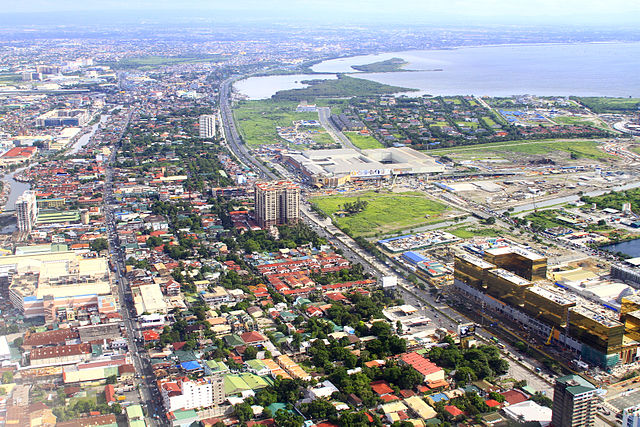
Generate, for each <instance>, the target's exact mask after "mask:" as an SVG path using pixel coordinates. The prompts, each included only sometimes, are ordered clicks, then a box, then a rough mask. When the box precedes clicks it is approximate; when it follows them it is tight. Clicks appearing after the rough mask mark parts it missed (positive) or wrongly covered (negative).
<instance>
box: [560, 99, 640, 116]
mask: <svg viewBox="0 0 640 427" xmlns="http://www.w3.org/2000/svg"><path fill="white" fill-rule="evenodd" d="M572 99H575V100H577V101H579V102H581V103H582V104H584V105H586V106H587V107H589V109H591V110H592V111H593V112H594V113H598V114H602V113H610V112H613V113H619V112H621V111H636V110H637V109H638V107H640V98H600V97H583V98H572Z"/></svg>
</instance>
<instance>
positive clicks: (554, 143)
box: [430, 139, 612, 160]
mask: <svg viewBox="0 0 640 427" xmlns="http://www.w3.org/2000/svg"><path fill="white" fill-rule="evenodd" d="M598 145H599V144H598V143H597V142H595V141H577V140H567V139H544V140H540V141H504V142H494V143H490V144H481V145H474V146H471V147H469V146H467V147H457V148H445V149H438V150H432V151H431V153H430V154H431V155H454V156H456V157H465V158H484V157H487V155H492V156H500V155H501V154H513V153H521V154H547V153H551V152H554V151H563V152H565V153H569V154H572V153H574V154H575V155H576V156H577V157H578V158H589V159H593V160H606V159H611V158H612V156H610V155H609V154H607V153H605V152H604V151H601V150H599V149H598Z"/></svg>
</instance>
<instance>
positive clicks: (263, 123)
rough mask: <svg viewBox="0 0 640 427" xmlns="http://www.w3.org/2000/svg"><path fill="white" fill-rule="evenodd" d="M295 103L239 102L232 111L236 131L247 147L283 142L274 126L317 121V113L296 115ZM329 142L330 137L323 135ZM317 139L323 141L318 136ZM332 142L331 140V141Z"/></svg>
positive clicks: (270, 101) (268, 101)
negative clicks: (301, 121) (299, 121)
mask: <svg viewBox="0 0 640 427" xmlns="http://www.w3.org/2000/svg"><path fill="white" fill-rule="evenodd" d="M297 105H298V103H297V102H295V101H273V100H269V99H267V100H256V101H240V102H239V103H238V105H237V107H236V108H234V110H233V116H234V118H235V120H236V123H237V124H238V131H239V132H240V134H241V135H242V137H243V139H244V141H245V142H246V143H247V144H248V145H253V146H256V145H262V144H276V143H283V142H285V141H284V140H283V139H281V138H280V137H279V136H278V132H277V131H276V126H291V125H292V122H293V121H294V120H318V113H311V112H305V113H297V112H296V106H297ZM324 135H325V136H326V137H327V138H329V140H331V137H329V135H327V134H324ZM319 139H325V140H326V138H324V137H323V136H319ZM331 142H333V140H331Z"/></svg>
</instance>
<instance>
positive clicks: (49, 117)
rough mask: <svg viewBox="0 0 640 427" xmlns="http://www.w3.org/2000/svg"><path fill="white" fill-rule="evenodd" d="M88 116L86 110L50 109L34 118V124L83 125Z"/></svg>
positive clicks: (40, 125)
mask: <svg viewBox="0 0 640 427" xmlns="http://www.w3.org/2000/svg"><path fill="white" fill-rule="evenodd" d="M89 118H90V115H89V111H88V110H81V109H78V110H51V111H48V112H46V113H44V114H43V115H41V116H40V117H38V118H37V119H36V126H38V127H57V126H84V125H85V124H87V122H88V121H89Z"/></svg>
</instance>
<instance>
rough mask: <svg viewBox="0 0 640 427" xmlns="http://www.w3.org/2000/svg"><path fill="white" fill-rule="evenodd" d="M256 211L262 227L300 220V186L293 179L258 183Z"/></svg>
mask: <svg viewBox="0 0 640 427" xmlns="http://www.w3.org/2000/svg"><path fill="white" fill-rule="evenodd" d="M255 212H256V220H257V221H258V225H259V226H260V227H262V228H267V227H271V226H272V225H282V224H292V223H296V222H298V220H299V219H300V187H299V186H298V184H296V183H294V182H291V181H269V182H259V183H256V188H255Z"/></svg>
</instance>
